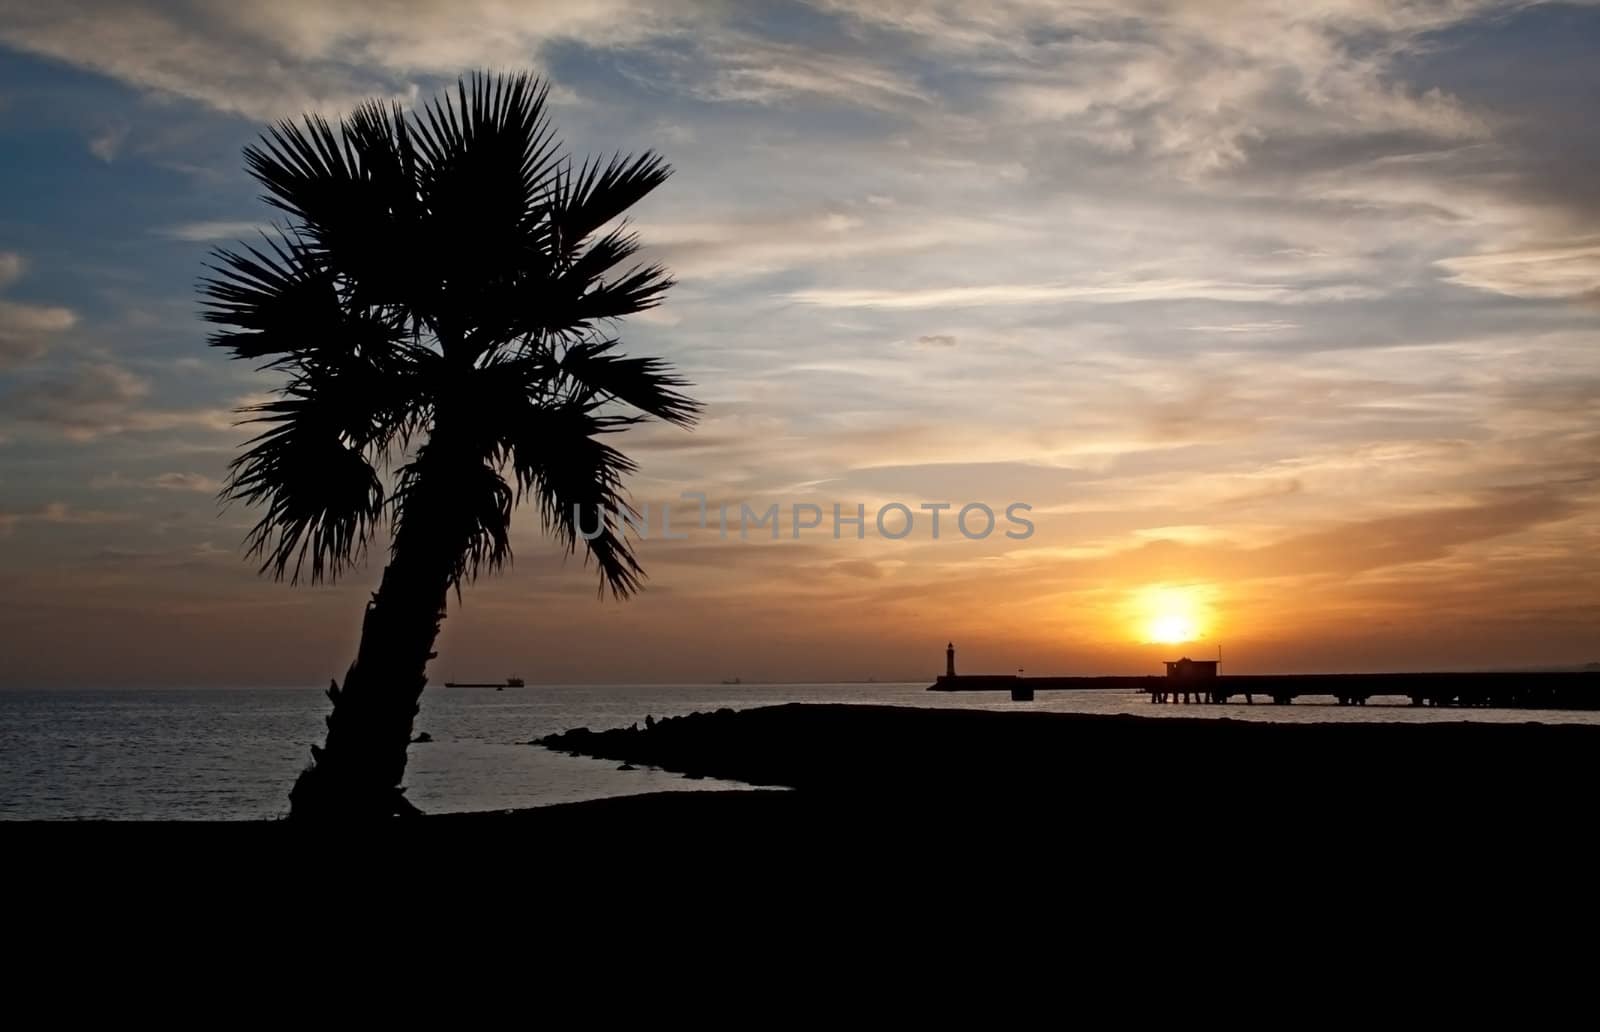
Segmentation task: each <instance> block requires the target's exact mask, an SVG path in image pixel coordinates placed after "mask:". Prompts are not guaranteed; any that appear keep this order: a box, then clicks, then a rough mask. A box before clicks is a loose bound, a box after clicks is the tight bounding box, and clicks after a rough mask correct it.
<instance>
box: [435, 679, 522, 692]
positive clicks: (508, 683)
mask: <svg viewBox="0 0 1600 1032" xmlns="http://www.w3.org/2000/svg"><path fill="white" fill-rule="evenodd" d="M524 684H526V682H525V681H523V680H522V678H520V677H508V678H506V679H505V680H504V681H501V682H495V681H446V682H445V683H444V686H445V687H446V688H493V689H494V690H495V691H497V692H503V691H505V690H506V689H507V688H521V687H523V685H524Z"/></svg>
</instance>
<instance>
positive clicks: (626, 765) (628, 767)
mask: <svg viewBox="0 0 1600 1032" xmlns="http://www.w3.org/2000/svg"><path fill="white" fill-rule="evenodd" d="M617 769H618V770H638V769H639V768H638V767H635V766H634V765H633V764H631V763H624V764H623V765H622V766H620V767H618V768H617Z"/></svg>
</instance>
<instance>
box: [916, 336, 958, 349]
mask: <svg viewBox="0 0 1600 1032" xmlns="http://www.w3.org/2000/svg"><path fill="white" fill-rule="evenodd" d="M917 346H918V347H920V348H953V347H955V346H956V339H955V337H954V336H952V335H950V334H948V333H925V334H923V335H922V336H920V337H918V338H917Z"/></svg>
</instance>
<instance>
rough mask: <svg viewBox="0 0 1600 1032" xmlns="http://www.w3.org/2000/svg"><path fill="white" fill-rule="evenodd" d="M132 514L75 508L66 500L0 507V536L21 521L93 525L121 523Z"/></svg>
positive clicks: (21, 522)
mask: <svg viewBox="0 0 1600 1032" xmlns="http://www.w3.org/2000/svg"><path fill="white" fill-rule="evenodd" d="M129 519H132V515H131V514H129V513H122V512H104V511H101V510H97V509H76V508H73V507H72V506H70V505H68V504H67V503H66V502H49V503H47V504H45V505H42V506H40V507H39V508H37V509H25V510H17V509H10V510H5V509H0V536H4V535H6V534H9V533H10V532H11V531H12V529H13V528H15V527H17V526H18V525H20V524H23V523H45V524H53V525H56V526H95V525H99V524H105V523H122V522H125V521H127V520H129Z"/></svg>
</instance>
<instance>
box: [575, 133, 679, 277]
mask: <svg viewBox="0 0 1600 1032" xmlns="http://www.w3.org/2000/svg"><path fill="white" fill-rule="evenodd" d="M671 175H672V166H670V165H668V164H667V163H666V161H665V160H663V159H662V157H661V156H660V155H658V154H656V153H655V152H653V151H645V152H644V153H643V154H641V155H639V156H638V157H636V158H633V159H631V160H630V159H628V158H626V157H624V156H622V155H620V154H618V155H613V156H612V158H611V159H610V160H609V161H608V162H607V163H606V165H605V167H604V168H602V167H601V165H600V162H599V161H598V160H596V159H591V160H589V161H586V162H584V164H583V167H582V168H581V169H580V170H579V171H578V172H577V173H576V174H574V173H573V172H572V171H571V170H570V169H567V170H565V171H564V172H563V173H562V174H561V175H560V176H558V177H557V179H556V185H555V192H554V196H553V198H552V199H551V205H550V209H551V210H550V219H551V221H552V222H553V223H554V225H555V228H556V235H557V242H558V246H559V247H560V249H561V253H562V255H563V256H564V257H567V256H571V255H573V254H576V253H577V250H578V248H579V247H580V246H582V244H583V242H584V241H585V240H587V239H588V238H589V236H590V235H591V234H593V233H594V232H596V231H597V230H599V229H600V228H601V227H602V226H604V225H605V224H606V223H608V222H610V221H612V220H613V219H616V218H620V217H621V216H622V214H623V212H625V211H627V210H628V209H629V208H631V207H633V206H634V205H635V204H638V203H639V202H640V201H641V200H643V199H644V198H645V197H646V196H647V195H648V194H649V193H650V192H651V191H652V190H654V189H655V188H656V187H658V186H660V185H661V184H662V183H665V182H666V181H667V179H668V177H670V176H671Z"/></svg>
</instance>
